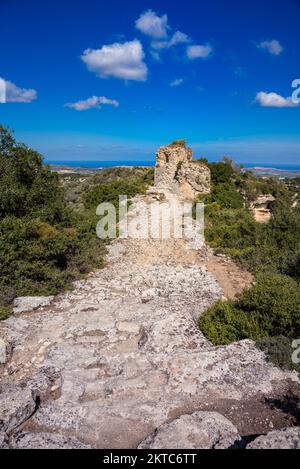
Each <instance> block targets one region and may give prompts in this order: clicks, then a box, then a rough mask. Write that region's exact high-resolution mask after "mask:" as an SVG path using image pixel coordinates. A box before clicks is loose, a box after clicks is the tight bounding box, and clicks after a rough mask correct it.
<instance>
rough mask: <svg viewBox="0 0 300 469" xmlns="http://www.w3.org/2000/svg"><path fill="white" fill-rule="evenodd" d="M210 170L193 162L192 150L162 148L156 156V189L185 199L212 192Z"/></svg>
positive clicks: (170, 147)
mask: <svg viewBox="0 0 300 469" xmlns="http://www.w3.org/2000/svg"><path fill="white" fill-rule="evenodd" d="M210 181H211V177H210V170H209V169H208V168H207V167H206V166H205V165H202V164H200V163H198V162H197V161H194V160H193V152H192V149H191V148H187V147H183V146H166V147H161V148H160V149H159V150H158V152H157V155H156V167H155V182H154V187H155V188H156V189H157V190H158V191H161V192H163V191H166V192H170V193H173V194H176V195H178V196H180V197H183V198H185V199H194V198H195V196H197V195H198V194H201V193H202V194H207V193H209V192H210Z"/></svg>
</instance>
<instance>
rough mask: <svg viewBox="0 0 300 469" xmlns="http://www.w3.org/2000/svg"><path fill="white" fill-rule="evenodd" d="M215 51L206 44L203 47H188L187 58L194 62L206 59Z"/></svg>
mask: <svg viewBox="0 0 300 469" xmlns="http://www.w3.org/2000/svg"><path fill="white" fill-rule="evenodd" d="M212 51H213V48H212V47H211V46H210V45H209V44H206V45H205V46H203V45H192V46H188V48H187V51H186V53H187V56H188V58H189V59H191V60H194V59H200V58H201V59H206V58H207V57H209V56H210V55H211V53H212Z"/></svg>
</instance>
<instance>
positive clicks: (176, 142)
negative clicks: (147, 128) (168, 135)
mask: <svg viewBox="0 0 300 469" xmlns="http://www.w3.org/2000/svg"><path fill="white" fill-rule="evenodd" d="M170 147H186V140H185V139H184V138H182V139H180V140H174V141H173V142H172V143H171V145H170Z"/></svg>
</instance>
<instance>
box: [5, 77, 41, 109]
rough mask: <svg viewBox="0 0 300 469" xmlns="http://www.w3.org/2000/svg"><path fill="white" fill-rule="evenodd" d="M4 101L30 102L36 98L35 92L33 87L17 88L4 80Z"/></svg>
mask: <svg viewBox="0 0 300 469" xmlns="http://www.w3.org/2000/svg"><path fill="white" fill-rule="evenodd" d="M2 80H3V82H4V83H5V101H6V102H7V103H31V102H32V101H34V100H36V99H37V92H36V91H35V90H33V89H27V88H19V87H18V86H16V85H15V84H14V83H12V82H11V81H7V80H4V79H3V78H2Z"/></svg>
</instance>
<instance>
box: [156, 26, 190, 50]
mask: <svg viewBox="0 0 300 469" xmlns="http://www.w3.org/2000/svg"><path fill="white" fill-rule="evenodd" d="M188 42H190V39H189V37H188V36H187V34H185V33H182V32H181V31H176V32H175V33H174V34H173V36H172V37H171V38H170V39H168V40H164V41H152V43H151V47H152V49H156V50H162V49H170V48H171V47H173V46H177V45H178V44H187V43H188Z"/></svg>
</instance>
